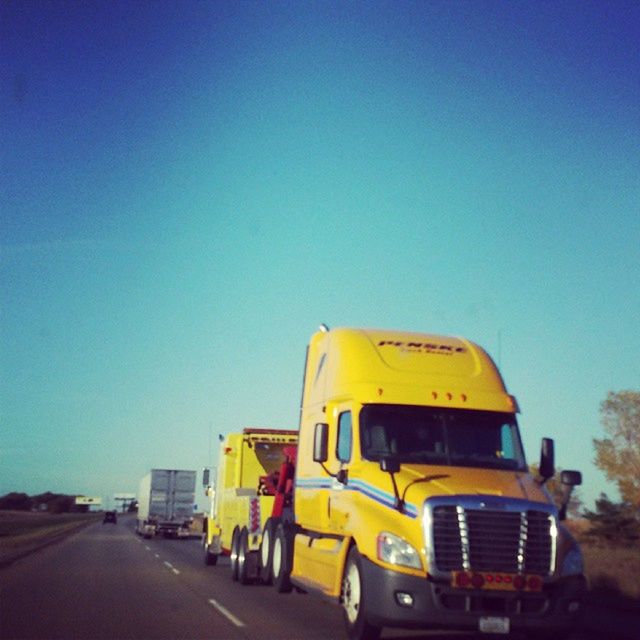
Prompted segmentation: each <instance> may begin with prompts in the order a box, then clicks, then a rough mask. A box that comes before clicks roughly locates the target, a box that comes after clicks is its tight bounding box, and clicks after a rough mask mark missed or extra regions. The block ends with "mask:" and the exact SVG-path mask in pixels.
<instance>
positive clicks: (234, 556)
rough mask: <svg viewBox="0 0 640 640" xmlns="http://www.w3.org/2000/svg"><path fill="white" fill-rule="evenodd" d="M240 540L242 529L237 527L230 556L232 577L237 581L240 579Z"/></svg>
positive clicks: (232, 537)
mask: <svg viewBox="0 0 640 640" xmlns="http://www.w3.org/2000/svg"><path fill="white" fill-rule="evenodd" d="M239 541H240V529H238V527H236V528H235V529H234V530H233V535H232V536H231V554H230V557H229V560H230V562H229V565H230V566H231V579H232V580H233V581H234V582H236V581H237V580H238V542H239Z"/></svg>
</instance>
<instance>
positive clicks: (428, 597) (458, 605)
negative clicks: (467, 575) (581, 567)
mask: <svg viewBox="0 0 640 640" xmlns="http://www.w3.org/2000/svg"><path fill="white" fill-rule="evenodd" d="M362 564H363V572H364V576H363V581H364V586H365V588H364V597H365V608H366V610H367V611H368V612H369V613H368V620H369V622H370V623H371V624H373V625H376V626H381V627H383V626H388V627H409V628H443V629H445V628H446V629H459V630H466V629H473V630H478V628H479V624H480V618H482V617H489V616H490V617H507V618H509V624H510V629H511V630H512V631H526V630H531V629H535V630H539V631H542V630H549V631H560V630H566V629H571V628H573V627H574V626H575V618H576V615H577V613H578V610H579V604H580V602H581V599H582V596H583V594H584V591H585V588H586V581H585V578H584V576H571V577H568V578H564V579H562V580H558V581H557V582H554V583H553V584H549V585H547V586H545V588H544V590H543V591H542V592H538V593H529V592H518V591H483V590H467V589H455V588H453V587H451V586H450V585H449V584H447V583H441V582H440V583H437V582H433V581H431V580H428V579H424V578H418V577H416V576H409V575H406V574H402V573H397V572H395V571H390V570H388V569H384V568H382V567H380V566H378V565H377V564H375V563H373V562H371V561H370V560H367V559H366V558H363V559H362ZM399 594H410V596H411V599H412V604H411V606H406V605H405V606H403V605H401V604H400V600H404V601H405V602H407V600H408V599H407V598H406V597H404V598H399Z"/></svg>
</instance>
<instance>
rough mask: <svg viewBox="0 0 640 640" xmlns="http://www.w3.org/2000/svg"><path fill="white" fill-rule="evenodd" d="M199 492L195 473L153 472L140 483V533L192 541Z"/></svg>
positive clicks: (138, 525) (145, 535) (183, 471)
mask: <svg viewBox="0 0 640 640" xmlns="http://www.w3.org/2000/svg"><path fill="white" fill-rule="evenodd" d="M195 490H196V472H195V471H187V470H184V469H151V471H150V473H148V474H147V475H146V476H144V478H142V480H141V481H140V488H139V490H138V521H137V524H136V533H138V534H140V535H142V536H144V537H145V538H151V537H152V536H154V535H156V534H162V535H164V536H172V537H179V538H188V537H189V526H190V524H191V522H192V520H193V503H194V500H195Z"/></svg>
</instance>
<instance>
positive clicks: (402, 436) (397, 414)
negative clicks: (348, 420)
mask: <svg viewBox="0 0 640 640" xmlns="http://www.w3.org/2000/svg"><path fill="white" fill-rule="evenodd" d="M360 446H361V450H362V457H363V458H365V459H366V460H374V461H379V460H380V459H381V458H383V457H387V456H390V457H393V458H395V459H397V460H398V461H399V462H406V463H411V462H412V463H415V464H439V465H451V466H462V467H485V468H490V469H510V470H514V471H515V470H517V471H525V470H526V468H527V467H526V463H525V459H524V454H523V452H522V444H521V442H520V436H519V433H518V425H517V422H516V418H515V416H514V415H513V414H511V413H501V412H496V411H477V410H469V409H441V408H436V407H419V406H405V405H380V404H370V405H365V406H364V407H363V408H362V410H361V411H360Z"/></svg>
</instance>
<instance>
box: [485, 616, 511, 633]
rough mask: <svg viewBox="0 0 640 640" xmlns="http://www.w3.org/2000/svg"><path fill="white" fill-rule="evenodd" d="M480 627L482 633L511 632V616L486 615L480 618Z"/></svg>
mask: <svg viewBox="0 0 640 640" xmlns="http://www.w3.org/2000/svg"><path fill="white" fill-rule="evenodd" d="M478 628H479V630H480V632H481V633H509V618H498V617H494V616H486V617H483V618H480V621H479V624H478Z"/></svg>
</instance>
